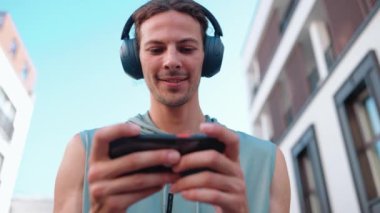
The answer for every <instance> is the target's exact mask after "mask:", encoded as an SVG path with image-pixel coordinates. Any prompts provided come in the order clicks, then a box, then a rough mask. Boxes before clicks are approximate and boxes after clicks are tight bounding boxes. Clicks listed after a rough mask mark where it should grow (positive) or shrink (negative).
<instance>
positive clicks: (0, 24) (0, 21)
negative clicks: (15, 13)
mask: <svg viewBox="0 0 380 213" xmlns="http://www.w3.org/2000/svg"><path fill="white" fill-rule="evenodd" d="M4 17H5V13H4V12H0V29H1V28H2V27H3V24H4Z"/></svg>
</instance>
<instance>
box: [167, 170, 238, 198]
mask: <svg viewBox="0 0 380 213" xmlns="http://www.w3.org/2000/svg"><path fill="white" fill-rule="evenodd" d="M195 188H209V189H215V190H219V191H224V192H228V193H236V194H245V183H244V181H243V180H241V179H239V178H236V177H230V176H225V175H221V174H218V173H215V172H200V173H196V174H193V175H189V176H186V177H183V178H180V179H179V180H177V181H176V182H175V183H174V184H172V186H171V188H170V190H171V191H172V192H173V193H177V192H181V191H186V190H189V189H195Z"/></svg>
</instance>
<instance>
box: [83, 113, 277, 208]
mask: <svg viewBox="0 0 380 213" xmlns="http://www.w3.org/2000/svg"><path fill="white" fill-rule="evenodd" d="M205 120H206V122H211V123H217V121H216V119H213V118H210V117H209V116H205ZM129 122H132V123H135V124H137V125H139V126H140V127H141V134H167V133H166V132H163V131H161V130H160V129H158V128H157V127H156V126H155V125H154V124H153V122H152V121H151V120H150V118H149V114H148V113H146V114H143V115H140V114H139V115H137V116H136V117H133V118H131V119H130V120H129ZM95 131H96V129H93V130H87V131H83V132H81V133H80V136H81V140H82V143H83V146H84V148H85V152H86V162H85V176H84V185H83V209H82V212H84V213H87V212H89V210H90V196H89V188H88V180H87V172H88V164H89V156H90V150H91V144H92V140H93V136H94V134H95ZM235 133H236V134H238V135H239V138H240V164H241V168H242V170H243V173H244V178H245V183H246V187H247V189H246V191H247V199H248V205H249V210H250V212H255V213H256V212H258V213H261V212H263V213H265V212H269V200H270V186H271V182H272V177H273V173H274V166H275V160H276V159H275V157H276V146H275V145H274V144H273V143H271V142H269V141H263V140H260V139H258V138H255V137H253V136H250V135H248V134H245V133H243V132H238V131H236V132H235ZM168 191H169V190H168V186H165V187H163V189H162V190H161V191H159V192H157V193H155V194H153V195H151V196H149V197H147V198H145V199H143V200H140V201H139V202H137V203H135V204H134V205H132V206H131V207H130V208H129V209H128V212H129V213H134V212H142V213H145V212H163V213H164V212H166V203H167V196H168ZM172 212H173V213H177V212H181V213H187V212H189V213H200V212H202V213H208V212H215V210H214V208H213V206H211V205H208V204H206V203H198V202H191V201H187V200H185V199H183V198H182V197H181V195H179V194H175V195H174V200H173V206H172Z"/></svg>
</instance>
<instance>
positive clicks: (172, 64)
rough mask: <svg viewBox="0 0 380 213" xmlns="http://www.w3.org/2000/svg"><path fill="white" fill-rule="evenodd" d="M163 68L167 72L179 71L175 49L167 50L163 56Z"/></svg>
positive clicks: (178, 61)
mask: <svg viewBox="0 0 380 213" xmlns="http://www.w3.org/2000/svg"><path fill="white" fill-rule="evenodd" d="M164 67H165V69H167V70H180V69H181V60H180V55H179V52H178V51H177V50H176V48H168V49H167V51H166V54H165V59H164Z"/></svg>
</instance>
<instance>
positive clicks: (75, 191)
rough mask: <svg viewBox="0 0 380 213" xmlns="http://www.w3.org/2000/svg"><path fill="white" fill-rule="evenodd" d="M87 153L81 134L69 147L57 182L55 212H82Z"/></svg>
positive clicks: (76, 136) (74, 138) (75, 137)
mask: <svg viewBox="0 0 380 213" xmlns="http://www.w3.org/2000/svg"><path fill="white" fill-rule="evenodd" d="M84 167H85V152H84V148H83V145H82V141H81V139H80V136H79V134H77V135H75V136H74V137H73V139H72V140H71V141H70V142H69V144H68V145H67V148H66V151H65V154H64V157H63V160H62V162H61V165H60V167H59V170H58V173H57V177H56V180H55V191H54V212H55V213H59V212H73V213H75V212H81V211H82V189H83V177H84Z"/></svg>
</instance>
